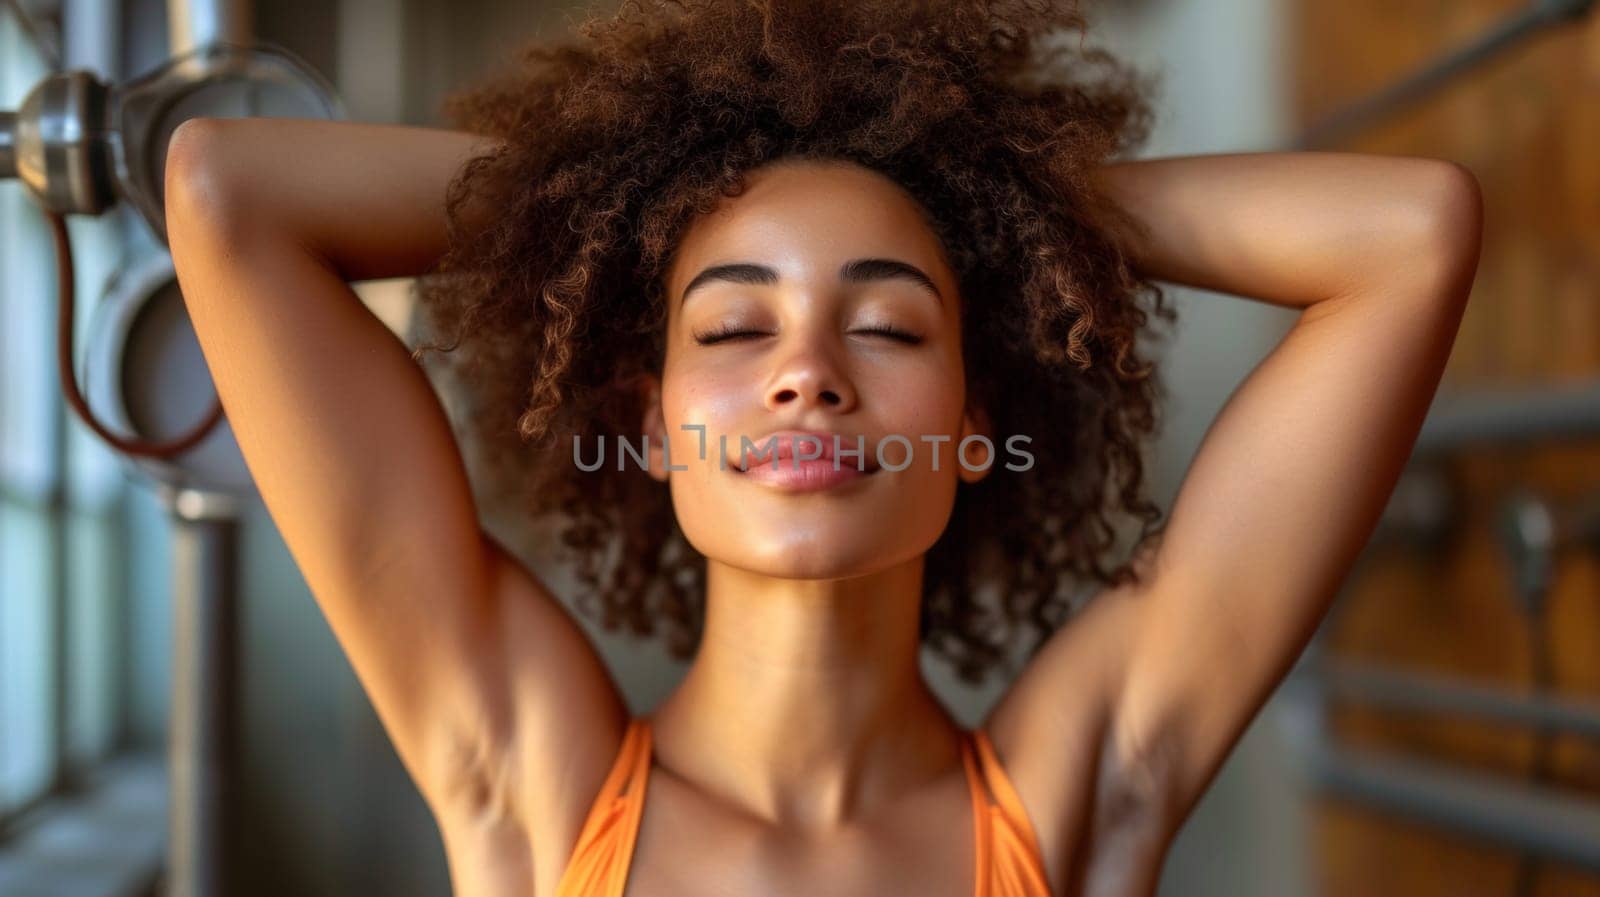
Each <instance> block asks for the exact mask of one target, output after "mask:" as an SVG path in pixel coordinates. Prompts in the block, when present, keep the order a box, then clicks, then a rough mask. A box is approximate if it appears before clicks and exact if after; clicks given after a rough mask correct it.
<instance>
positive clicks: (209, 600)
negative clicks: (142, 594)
mask: <svg viewBox="0 0 1600 897" xmlns="http://www.w3.org/2000/svg"><path fill="white" fill-rule="evenodd" d="M161 495H162V499H163V501H164V502H165V503H166V504H167V506H168V508H169V509H170V510H171V512H172V520H173V541H174V551H175V554H176V556H175V558H174V567H173V569H174V574H175V575H174V582H173V645H172V718H171V726H170V731H171V738H170V743H169V744H168V748H167V749H168V762H169V768H170V775H171V781H170V789H171V804H170V806H169V807H168V814H169V816H168V830H169V837H170V842H169V844H168V848H167V850H168V853H167V882H166V889H165V892H164V893H165V895H166V897H221V895H223V894H226V893H227V887H228V870H229V861H230V860H231V858H232V851H231V850H230V847H231V845H230V844H229V838H230V835H231V832H232V831H233V817H234V807H235V805H236V802H235V799H234V793H235V785H236V782H237V775H236V769H235V767H234V762H233V758H234V756H235V749H236V746H237V743H236V742H237V738H236V732H237V718H236V715H235V712H234V705H235V694H236V692H237V688H236V684H237V678H238V676H237V663H236V657H237V641H238V639H237V634H236V633H237V625H236V624H237V619H236V618H237V611H236V604H237V595H238V560H237V556H238V538H239V524H238V514H239V510H240V508H239V504H238V501H237V499H235V498H233V497H231V496H228V495H225V494H222V493H214V492H203V491H199V490H194V489H178V490H174V489H171V488H170V487H163V489H162V490H161Z"/></svg>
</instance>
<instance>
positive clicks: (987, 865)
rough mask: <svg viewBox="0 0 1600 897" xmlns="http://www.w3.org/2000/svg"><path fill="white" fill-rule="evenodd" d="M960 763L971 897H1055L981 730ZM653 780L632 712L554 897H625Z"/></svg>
mask: <svg viewBox="0 0 1600 897" xmlns="http://www.w3.org/2000/svg"><path fill="white" fill-rule="evenodd" d="M961 763H962V766H963V767H964V768H965V769H966V773H967V786H968V791H969V792H970V793H971V795H972V813H973V819H974V820H975V822H976V825H975V826H974V828H975V829H976V838H975V841H976V848H977V853H976V855H977V881H976V882H975V884H974V886H973V894H974V897H1050V888H1049V885H1048V884H1047V883H1046V881H1045V876H1044V862H1043V860H1042V859H1041V856H1040V853H1039V847H1038V841H1037V839H1036V837H1035V835H1034V831H1033V825H1032V824H1031V823H1030V822H1029V821H1028V814H1027V812H1026V810H1024V808H1023V806H1022V800H1021V799H1020V798H1019V797H1018V796H1017V792H1016V789H1015V788H1013V787H1012V786H1011V780H1010V779H1009V778H1008V777H1007V776H1006V773H1005V770H1004V769H1003V768H1002V767H1001V766H1000V760H999V758H998V757H997V756H996V755H995V752H994V746H993V745H992V744H990V743H989V736H988V733H986V732H984V731H983V729H981V728H979V729H971V730H968V731H967V733H966V737H965V738H963V739H962V740H961ZM649 777H650V721H649V719H648V718H647V717H634V718H633V719H632V720H631V721H630V722H629V723H628V730H627V733H626V734H625V735H624V736H623V739H622V747H621V749H620V750H619V751H618V752H617V758H616V760H615V761H613V763H612V764H611V771H610V772H609V773H608V774H607V775H606V779H605V782H604V783H602V784H601V786H600V793H599V794H598V795H597V796H596V798H595V801H594V804H593V806H591V807H590V809H589V816H588V819H587V820H586V821H585V822H584V825H583V830H582V831H581V832H580V833H579V834H578V843H577V844H576V845H574V847H573V850H572V856H571V857H570V858H569V859H568V860H567V866H566V868H565V869H564V870H562V873H561V880H560V882H559V884H557V885H556V897H622V888H623V885H625V884H626V883H627V880H628V866H629V862H630V861H631V860H632V858H633V844H634V841H635V839H636V838H637V837H638V834H639V817H640V815H641V814H642V813H643V812H644V794H645V785H646V783H647V782H648V781H649ZM985 784H987V786H988V788H987V789H985ZM989 791H993V793H994V796H995V800H993V801H991V800H989V798H988V792H989Z"/></svg>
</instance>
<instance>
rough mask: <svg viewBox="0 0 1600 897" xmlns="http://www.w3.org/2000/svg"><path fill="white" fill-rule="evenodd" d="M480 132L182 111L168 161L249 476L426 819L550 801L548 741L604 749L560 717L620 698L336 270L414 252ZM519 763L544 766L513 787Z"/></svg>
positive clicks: (186, 250) (201, 324)
mask: <svg viewBox="0 0 1600 897" xmlns="http://www.w3.org/2000/svg"><path fill="white" fill-rule="evenodd" d="M488 148H489V144H487V143H486V142H485V140H484V139H483V138H479V137H476V136H474V135H471V134H465V133H459V132H452V131H446V130H438V129H428V128H412V127H402V126H394V125H372V124H357V123H350V122H326V121H316V120H298V119H257V118H249V119H195V120H191V121H188V122H185V123H184V124H183V125H182V126H181V127H180V128H179V129H178V131H177V133H176V134H175V135H174V137H173V140H172V143H171V147H170V154H169V156H168V168H167V178H166V196H167V209H168V212H167V223H168V228H169V231H170V236H171V244H172V252H173V258H174V261H175V264H176V267H177V271H178V279H179V282H180V285H181V286H182V289H183V295H184V300H185V302H186V304H187V306H188V310H189V313H190V317H191V319H192V321H193V323H194V327H195V330H196V333H197V335H198V337H199V340H200V346H201V349H202V350H203V352H204V355H205V358H206V362H207V365H208V366H209V367H210V370H211V374H212V377H213V379H214V380H215V382H216V386H217V390H218V392H219V394H220V395H221V398H222V402H223V406H224V408H225V410H226V412H227V416H228V421H229V423H230V424H231V426H232V428H233V432H234V435H235V437H236V438H237V440H238V442H239V446H240V448H241V449H242V451H243V454H244V459H245V461H246V462H247V464H248V466H249V469H250V473H251V475H252V476H253V478H254V479H255V482H256V485H257V486H258V488H259V490H260V494H261V497H262V499H263V501H264V502H265V505H266V508H267V510H268V512H269V513H270V514H271V516H272V519H273V521H274V522H275V523H276V524H277V526H278V528H279V530H280V531H281V533H282V534H283V537H284V540H285V542H286V544H287V545H288V548H289V551H290V552H291V554H292V555H293V557H294V559H295V562H296V563H297V564H298V565H299V567H300V570H301V572H302V574H303V575H304V576H305V579H306V582H307V584H308V585H309V587H310V589H311V592H312V594H313V595H314V597H315V598H316V600H317V602H318V605H319V606H320V607H321V609H322V611H323V614H324V615H325V617H326V618H327V620H328V623H329V625H330V627H331V628H332V630H333V632H334V634H335V636H336V637H337V639H338V641H339V644H340V645H341V646H342V648H343V649H344V651H345V653H346V655H347V656H348V658H349V660H350V662H351V664H352V666H353V667H354V669H355V672H356V674H357V676H358V677H359V678H360V680H361V683H362V685H363V686H364V688H365V689H366V692H367V694H368V696H369V697H370V698H371V700H372V702H373V705H374V707H375V708H376V710H377V711H378V714H379V716H380V718H381V719H382V721H383V724H384V726H385V727H386V729H387V731H388V733H389V735H390V737H391V739H392V741H393V742H394V744H395V747H396V749H397V751H398V753H399V754H400V757H401V759H402V760H403V761H404V763H405V764H406V766H407V769H408V771H409V772H410V774H411V775H412V777H413V779H414V780H415V781H416V783H417V785H418V787H419V789H420V790H421V791H422V793H423V796H424V797H425V799H427V800H428V802H429V803H430V805H431V806H432V808H433V809H434V811H435V813H436V814H437V815H439V817H440V818H441V820H442V821H444V822H447V823H448V822H450V821H451V820H452V819H455V818H464V817H471V818H472V819H473V821H474V822H475V823H487V822H491V821H499V822H507V823H510V822H512V820H510V819H509V818H508V817H510V816H512V815H515V814H517V813H520V812H521V811H522V810H523V809H525V808H521V807H517V806H514V805H513V804H512V803H511V800H512V798H513V797H514V796H518V795H530V796H531V798H532V799H533V800H535V801H537V800H544V799H549V800H552V801H557V800H563V799H566V796H565V795H561V794H559V793H557V788H556V787H555V785H557V784H561V785H562V787H566V785H565V783H564V781H563V780H562V778H561V777H559V776H557V775H555V772H559V771H561V766H562V765H563V764H565V763H566V762H567V760H568V755H567V753H566V751H570V750H584V749H591V750H599V751H604V750H606V746H605V745H604V742H602V743H601V745H599V746H596V745H593V744H586V743H585V736H586V733H587V732H588V730H589V729H595V728H596V727H594V726H584V725H578V726H574V725H573V723H574V717H576V716H577V715H578V714H580V713H581V714H583V718H584V719H593V718H601V719H607V720H613V719H617V718H621V717H622V715H623V708H622V704H621V701H620V698H619V697H618V696H617V694H616V692H615V689H614V688H613V686H612V684H611V680H610V677H609V675H608V674H607V673H606V671H605V669H604V667H603V666H602V665H601V663H600V661H599V660H598V658H597V657H596V656H595V654H594V652H593V651H592V649H591V647H590V645H589V643H588V640H587V638H586V637H585V636H584V634H583V633H582V631H581V629H580V628H579V627H578V626H577V625H576V624H575V622H574V621H573V620H572V619H571V618H570V617H569V615H568V614H567V612H566V609H565V608H564V607H563V606H562V605H561V604H560V603H559V602H558V601H557V600H555V599H554V598H553V597H552V596H551V595H550V594H549V593H548V592H547V591H546V590H545V588H544V587H543V586H542V585H541V584H540V583H539V582H538V581H537V580H536V579H534V578H533V577H532V576H531V575H530V574H529V573H528V572H527V571H526V570H525V569H524V568H523V567H522V566H521V565H520V564H518V563H516V562H515V561H514V560H512V559H511V558H510V556H509V555H508V554H507V553H506V552H505V551H504V550H503V549H502V548H501V547H500V546H499V545H497V544H496V543H495V542H494V541H493V540H492V539H490V538H488V537H486V536H485V535H484V533H483V532H482V531H481V529H480V524H479V520H478V516H477V510H476V508H475V507H474V503H473V499H472V493H471V490H470V488H469V484H468V480H467V476H466V471H465V469H464V467H463V464H462V461H461V458H460V455H459V452H458V449H457V446H456V444H455V440H454V438H453V434H452V433H451V430H450V427H449V423H448V420H447V418H446V416H445V414H444V411H443V409H442V407H441V406H440V404H439V401H438V398H437V396H436V395H435V394H434V392H433V390H432V388H431V385H430V384H429V382H428V380H427V378H426V376H425V375H424V373H423V371H422V369H421V368H420V367H419V366H418V365H417V364H416V363H415V362H414V361H413V360H412V358H411V356H410V353H409V351H408V349H407V347H406V346H405V344H404V343H403V342H402V341H401V340H400V339H399V338H397V337H396V336H395V335H394V334H393V333H392V332H391V331H389V329H388V328H387V327H386V326H385V325H384V324H383V323H382V322H381V321H380V320H379V319H378V318H377V317H376V316H374V315H373V314H372V313H371V312H370V311H369V310H368V309H367V308H366V307H365V306H364V305H363V304H362V303H361V301H360V299H359V297H358V296H357V295H356V294H355V292H354V291H353V290H351V289H350V288H349V286H348V285H347V284H346V281H347V280H361V279H369V278H380V277H396V276H410V275H415V274H420V273H423V272H425V271H427V270H428V269H429V268H431V266H432V265H433V264H434V263H435V262H436V261H437V259H438V257H439V256H440V254H441V253H442V252H443V251H444V249H445V248H446V247H445V240H446V231H445V219H444V199H445V193H446V187H447V185H448V183H449V182H450V180H451V178H452V177H453V176H454V175H455V174H456V173H457V171H458V170H459V169H460V167H461V166H462V164H463V163H465V162H466V160H467V159H468V158H469V157H470V156H472V155H474V154H476V153H479V152H482V151H484V150H486V149H488ZM491 212H492V210H491V209H486V208H482V207H480V206H474V207H473V212H472V214H488V213H491ZM597 731H598V732H599V734H600V735H601V736H602V737H607V733H606V732H604V731H603V729H597ZM614 740H615V739H612V742H613V743H614ZM513 745H516V749H515V750H513ZM518 756H521V757H524V758H526V762H527V764H531V766H524V767H521V768H512V766H511V761H512V760H513V759H514V758H515V757H518ZM539 764H547V765H549V766H551V767H552V770H553V771H552V772H551V774H550V775H543V774H542V773H541V771H540V768H539V766H538V765H539ZM524 773H527V774H528V775H535V774H538V775H539V777H540V779H541V780H542V782H543V783H548V784H549V785H550V787H549V788H548V789H546V788H543V787H541V788H538V789H531V790H530V789H527V788H522V787H519V785H518V784H517V783H518V782H519V781H521V780H522V778H523V777H524V775H523V774H524ZM593 785H597V783H589V782H578V783H575V784H574V785H573V786H572V787H574V788H578V789H583V788H590V789H591V790H592V787H591V786H593ZM445 833H446V837H449V834H450V829H449V828H448V827H446V830H445ZM520 843H527V842H526V839H525V838H524V839H523V840H522V841H521V842H520ZM530 862H531V860H530ZM457 871H460V872H462V874H468V873H469V872H470V870H457Z"/></svg>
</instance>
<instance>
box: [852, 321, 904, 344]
mask: <svg viewBox="0 0 1600 897" xmlns="http://www.w3.org/2000/svg"><path fill="white" fill-rule="evenodd" d="M850 332H851V333H875V334H878V335H880V336H887V337H889V338H890V339H893V340H899V341H900V342H902V343H906V344H907V345H911V346H915V345H917V344H919V343H921V342H922V337H920V336H917V335H916V334H915V333H912V332H910V331H909V330H901V329H900V328H898V327H895V326H892V325H889V324H877V325H874V326H872V327H862V328H860V329H858V330H852V331H850Z"/></svg>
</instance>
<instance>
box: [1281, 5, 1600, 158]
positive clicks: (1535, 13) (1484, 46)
mask: <svg viewBox="0 0 1600 897" xmlns="http://www.w3.org/2000/svg"><path fill="white" fill-rule="evenodd" d="M1594 3H1595V0H1534V2H1532V3H1529V4H1528V5H1527V6H1526V7H1525V8H1523V9H1522V10H1520V11H1518V12H1515V13H1512V14H1511V15H1509V16H1507V17H1506V18H1505V19H1503V20H1501V21H1500V23H1499V24H1497V25H1495V26H1494V27H1492V28H1490V29H1489V30H1488V31H1487V32H1485V33H1484V34H1482V35H1480V36H1479V37H1478V38H1476V39H1475V40H1473V41H1472V42H1471V43H1469V44H1467V45H1466V46H1464V47H1461V48H1460V49H1457V50H1454V51H1451V52H1449V53H1447V54H1446V55H1445V56H1443V57H1442V58H1440V59H1439V60H1437V61H1436V62H1434V63H1432V64H1430V65H1428V66H1425V67H1423V68H1422V69H1421V70H1420V71H1418V72H1416V73H1415V74H1413V75H1411V76H1409V77H1407V78H1405V79H1403V80H1401V81H1400V82H1399V83H1396V84H1394V85H1393V86H1391V87H1389V88H1386V89H1384V90H1382V91H1380V92H1378V93H1376V94H1373V95H1371V96H1368V97H1367V98H1366V99H1364V100H1359V101H1357V102H1355V103H1352V104H1350V105H1349V106H1346V107H1345V108H1344V109H1342V110H1340V111H1338V112H1336V113H1334V114H1333V115H1330V116H1328V117H1327V118H1325V119H1323V120H1322V121H1321V122H1319V123H1318V124H1316V125H1313V126H1312V127H1310V128H1308V129H1307V130H1306V131H1305V133H1304V134H1302V135H1301V136H1300V137H1298V138H1296V139H1295V140H1294V141H1293V142H1292V144H1291V145H1290V147H1289V148H1290V149H1296V150H1309V149H1317V148H1319V147H1324V146H1328V145H1330V144H1335V143H1338V142H1339V141H1340V140H1342V139H1343V138H1345V137H1348V136H1350V135H1352V134H1355V133H1358V132H1360V131H1363V130H1365V129H1367V128H1369V127H1371V126H1372V125H1373V124H1375V123H1376V122H1378V121H1379V120H1381V119H1383V118H1387V117H1388V116H1390V115H1393V114H1394V113H1395V112H1398V111H1400V110H1402V109H1404V108H1405V107H1407V106H1410V105H1413V104H1415V103H1417V102H1418V101H1420V100H1422V99H1424V98H1425V97H1427V96H1428V95H1429V94H1432V93H1434V92H1435V91H1437V90H1439V89H1440V88H1442V87H1444V86H1445V85H1446V84H1448V83H1449V82H1451V81H1453V80H1455V79H1456V78H1458V77H1460V76H1461V75H1462V74H1464V73H1466V72H1468V71H1471V70H1472V69H1475V68H1477V67H1478V66H1480V65H1482V64H1484V63H1486V62H1488V61H1489V60H1490V59H1492V58H1494V57H1496V56H1498V55H1500V54H1501V53H1503V52H1505V51H1506V50H1509V49H1511V48H1512V47H1514V46H1516V45H1517V44H1520V43H1522V42H1523V41H1524V40H1526V39H1528V38H1529V37H1531V36H1533V35H1535V34H1538V33H1540V32H1542V31H1545V30H1547V29H1551V28H1554V27H1555V26H1557V25H1561V24H1564V23H1567V22H1572V21H1576V20H1578V19H1581V18H1583V17H1584V16H1585V15H1587V14H1588V13H1589V11H1590V10H1591V9H1592V8H1593V6H1594Z"/></svg>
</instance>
